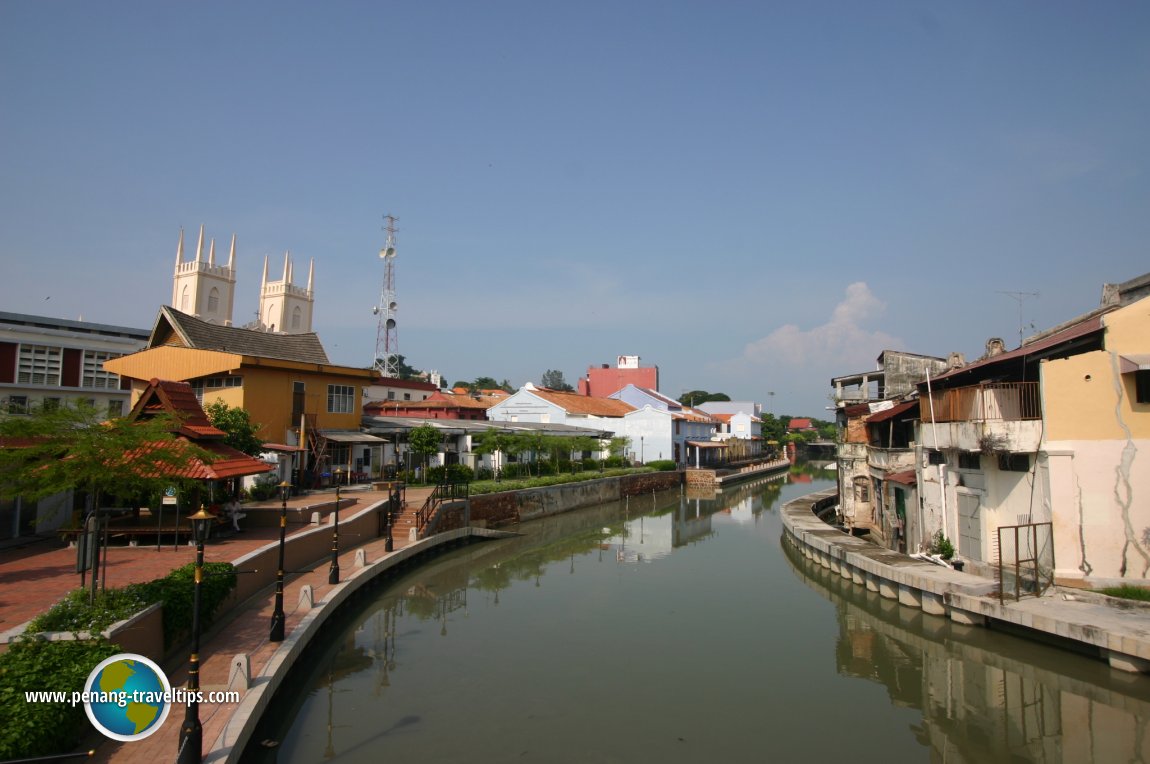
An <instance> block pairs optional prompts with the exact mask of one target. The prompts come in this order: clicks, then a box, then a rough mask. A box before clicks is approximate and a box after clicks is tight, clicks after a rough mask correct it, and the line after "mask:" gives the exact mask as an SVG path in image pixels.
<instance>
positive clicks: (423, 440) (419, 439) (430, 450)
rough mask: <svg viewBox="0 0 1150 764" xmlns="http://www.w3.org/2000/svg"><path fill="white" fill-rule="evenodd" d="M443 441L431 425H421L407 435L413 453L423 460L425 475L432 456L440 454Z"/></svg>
mask: <svg viewBox="0 0 1150 764" xmlns="http://www.w3.org/2000/svg"><path fill="white" fill-rule="evenodd" d="M441 440H442V439H441V438H440V435H439V430H437V429H435V428H434V427H432V426H431V425H429V424H421V425H419V426H418V427H415V428H413V429H412V430H410V431H409V432H408V433H407V445H408V446H409V447H410V448H411V450H412V452H413V453H415V454H416V455H417V456H420V457H422V458H423V470H424V474H425V475H426V474H427V464H428V459H429V457H430V456H431V455H432V454H434V453H438V452H439V444H440V441H441Z"/></svg>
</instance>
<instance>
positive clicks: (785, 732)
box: [244, 473, 1150, 764]
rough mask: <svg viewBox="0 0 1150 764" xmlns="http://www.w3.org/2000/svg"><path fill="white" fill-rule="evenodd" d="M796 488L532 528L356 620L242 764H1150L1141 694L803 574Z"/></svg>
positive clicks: (1016, 643) (1085, 665)
mask: <svg viewBox="0 0 1150 764" xmlns="http://www.w3.org/2000/svg"><path fill="white" fill-rule="evenodd" d="M831 486H833V475H831V474H828V473H815V474H814V475H812V474H810V473H805V474H804V473H798V474H793V475H787V476H782V477H780V478H777V479H773V480H759V481H756V482H754V483H749V484H744V485H742V486H739V487H736V488H733V489H728V490H725V491H723V492H721V493H717V494H711V493H706V494H703V493H701V494H699V495H696V494H695V493H694V492H687V493H686V494H680V493H679V492H677V491H676V492H667V493H659V494H653V495H650V496H642V497H632V498H631V499H630V500H628V501H626V502H616V503H611V504H606V505H602V506H598V507H594V508H590V509H586V510H579V511H576V512H570V513H567V514H564V515H561V516H557V517H553V518H549V519H545V520H540V521H536V522H532V523H525V524H523V525H522V526H521V527H520V528H519V530H521V531H522V532H523V534H524V535H523V536H521V537H519V538H515V539H509V540H503V541H485V542H481V543H476V544H472V545H470V546H467V547H465V548H463V549H458V550H455V551H452V552H449V553H447V554H444V555H443V556H440V557H438V558H434V559H432V560H430V561H428V562H427V563H425V564H423V565H421V566H420V567H418V568H416V569H413V570H411V571H409V572H407V573H405V574H401V575H397V576H395V577H393V578H391V579H388V580H385V581H383V582H381V584H380V585H379V587H378V588H375V589H373V590H372V591H371V593H370V594H369V595H368V596H367V597H366V598H363V599H361V600H359V601H357V602H355V603H353V604H351V605H349V606H348V607H346V608H345V610H344V611H343V612H341V613H340V614H339V615H338V616H337V617H336V618H335V619H333V621H332V624H331V628H329V629H327V630H326V631H325V632H324V633H323V634H322V635H321V636H320V637H319V638H318V639H317V642H316V643H315V644H314V645H313V646H312V647H311V648H309V650H308V651H307V652H306V653H305V655H304V657H303V658H302V659H301V660H300V661H299V662H298V663H297V665H296V666H295V667H294V668H293V673H292V675H291V676H290V677H289V678H288V681H287V682H285V684H284V688H285V689H283V690H281V692H280V693H279V694H278V695H277V697H276V698H275V699H274V700H273V703H272V706H271V707H270V709H269V711H268V712H267V713H266V714H265V716H264V719H263V721H262V722H261V725H260V728H259V729H257V730H256V733H255V735H254V736H253V742H252V744H251V745H249V748H248V750H247V751H246V752H245V756H244V760H245V761H261V760H262V761H268V762H271V761H278V762H283V763H285V764H286V763H288V762H292V763H296V762H307V763H309V764H312V763H314V762H320V761H325V760H326V761H339V762H372V763H373V764H374V763H375V762H379V761H390V762H415V761H418V762H480V763H482V762H508V761H524V762H580V763H583V762H630V763H633V762H648V761H652V762H655V761H657V762H701V761H707V762H742V761H755V762H757V761H800V760H802V761H820V762H821V761H888V762H902V761H907V762H919V761H921V762H927V761H945V762H948V763H950V762H991V761H1004V762H1005V761H1012V762H1017V761H1041V762H1066V763H1067V764H1069V763H1070V762H1074V763H1075V764H1083V763H1089V762H1095V763H1097V764H1102V763H1103V762H1107V763H1108V762H1124V761H1150V739H1148V738H1150V735H1147V734H1146V732H1145V730H1146V728H1147V727H1148V726H1150V725H1148V722H1150V687H1148V685H1150V680H1148V679H1147V678H1146V677H1141V676H1132V675H1129V674H1125V673H1122V672H1117V671H1114V670H1112V669H1110V668H1109V667H1108V666H1107V665H1106V664H1105V663H1103V662H1101V661H1097V660H1093V659H1090V658H1087V657H1083V656H1079V655H1076V654H1074V653H1071V652H1067V651H1064V650H1060V649H1056V648H1054V647H1047V646H1044V645H1040V644H1037V643H1034V642H1031V641H1027V640H1024V639H1021V638H1018V637H1014V636H1010V635H1005V634H999V633H996V632H993V631H990V630H987V629H980V628H974V627H964V626H960V625H957V624H952V623H950V622H949V621H948V620H946V619H944V618H940V617H935V616H929V615H924V614H923V613H922V612H921V611H918V610H912V609H910V608H906V607H903V606H901V605H899V604H897V602H893V601H890V600H883V599H881V598H879V597H878V595H876V594H873V593H868V592H866V591H865V589H863V588H862V587H854V586H853V585H851V584H850V583H849V582H847V581H845V580H843V579H842V578H841V577H839V576H832V575H830V574H829V573H828V572H827V571H825V570H823V569H822V568H819V567H818V566H812V565H810V564H809V563H808V562H807V561H806V560H804V559H803V558H802V557H801V555H798V554H797V553H795V552H794V550H792V549H790V547H789V546H788V545H787V544H786V543H784V542H783V541H782V540H781V535H782V526H781V522H780V520H779V517H778V514H777V511H776V510H777V509H778V507H780V506H781V505H782V504H783V503H785V502H787V501H789V500H790V499H792V498H795V497H797V496H801V495H803V494H806V493H810V492H813V491H817V490H821V489H824V488H827V487H831Z"/></svg>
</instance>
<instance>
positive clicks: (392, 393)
mask: <svg viewBox="0 0 1150 764" xmlns="http://www.w3.org/2000/svg"><path fill="white" fill-rule="evenodd" d="M387 399H388V400H389V401H394V400H395V391H394V390H388V391H387Z"/></svg>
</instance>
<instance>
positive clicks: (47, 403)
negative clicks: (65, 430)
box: [40, 398, 60, 411]
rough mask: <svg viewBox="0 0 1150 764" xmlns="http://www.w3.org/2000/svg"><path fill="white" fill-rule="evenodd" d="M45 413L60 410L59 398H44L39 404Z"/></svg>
mask: <svg viewBox="0 0 1150 764" xmlns="http://www.w3.org/2000/svg"><path fill="white" fill-rule="evenodd" d="M40 405H41V407H42V408H43V409H44V410H45V411H57V410H58V409H59V408H60V399H59V398H45V399H44V402H43V403H41V404H40Z"/></svg>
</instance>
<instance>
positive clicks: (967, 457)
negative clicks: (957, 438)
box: [958, 453, 982, 470]
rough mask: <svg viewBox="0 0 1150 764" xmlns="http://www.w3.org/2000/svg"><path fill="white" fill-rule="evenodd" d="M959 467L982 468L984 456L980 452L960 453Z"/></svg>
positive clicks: (967, 468) (962, 468)
mask: <svg viewBox="0 0 1150 764" xmlns="http://www.w3.org/2000/svg"><path fill="white" fill-rule="evenodd" d="M958 468H959V469H960V470H980V469H982V456H981V455H980V454H971V453H960V454H959V455H958Z"/></svg>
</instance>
